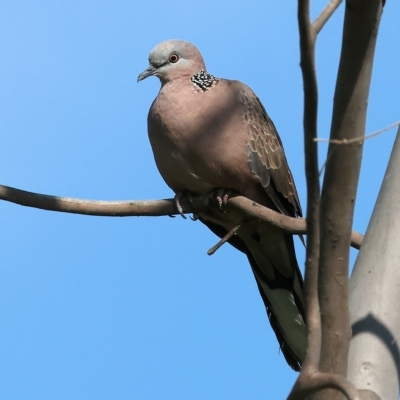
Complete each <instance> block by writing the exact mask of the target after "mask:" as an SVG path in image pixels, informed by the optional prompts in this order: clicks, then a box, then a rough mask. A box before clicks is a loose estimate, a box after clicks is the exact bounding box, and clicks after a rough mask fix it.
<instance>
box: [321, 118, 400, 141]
mask: <svg viewBox="0 0 400 400" xmlns="http://www.w3.org/2000/svg"><path fill="white" fill-rule="evenodd" d="M399 125H400V121H397V122H395V123H394V124H392V125H389V126H387V127H386V128H383V129H380V130H379V131H376V132H374V133H370V134H369V135H365V136H358V137H355V138H352V139H346V138H344V139H324V138H315V139H314V140H315V141H316V142H321V143H333V144H350V143H356V142H360V141H363V140H364V141H365V140H367V139H371V138H373V137H375V136H379V135H380V134H382V133H384V132H387V131H390V130H391V129H393V128H396V127H398V126H399Z"/></svg>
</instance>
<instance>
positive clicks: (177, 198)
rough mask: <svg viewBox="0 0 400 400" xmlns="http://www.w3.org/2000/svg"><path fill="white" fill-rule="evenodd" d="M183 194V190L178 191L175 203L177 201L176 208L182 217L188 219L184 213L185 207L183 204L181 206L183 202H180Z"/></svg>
mask: <svg viewBox="0 0 400 400" xmlns="http://www.w3.org/2000/svg"><path fill="white" fill-rule="evenodd" d="M183 196H184V193H183V192H177V193H176V194H175V196H174V203H175V207H176V209H177V211H178V213H179V215H180V216H181V217H182V218H184V219H186V215H185V214H184V213H183V209H182V206H181V203H180V199H181V198H182V197H183Z"/></svg>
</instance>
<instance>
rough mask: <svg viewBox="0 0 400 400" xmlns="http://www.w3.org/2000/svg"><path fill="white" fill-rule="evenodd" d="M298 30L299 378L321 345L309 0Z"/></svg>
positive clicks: (301, 5) (302, 4)
mask: <svg viewBox="0 0 400 400" xmlns="http://www.w3.org/2000/svg"><path fill="white" fill-rule="evenodd" d="M298 24H299V33H300V58H301V60H300V65H301V71H302V74H303V86H304V116H303V125H304V152H305V163H306V178H307V226H308V236H307V250H306V269H305V284H304V298H305V302H306V325H307V329H308V335H307V337H308V344H307V353H306V358H305V360H304V362H303V368H302V371H301V373H300V376H299V379H301V377H302V375H303V374H308V373H309V372H310V371H316V370H318V364H319V358H320V348H321V317H320V310H319V301H318V264H319V200H320V185H319V173H318V148H317V144H316V143H315V141H314V139H315V138H316V137H317V115H318V88H317V78H316V73H315V40H316V31H315V29H313V27H312V25H311V24H310V3H309V0H299V1H298Z"/></svg>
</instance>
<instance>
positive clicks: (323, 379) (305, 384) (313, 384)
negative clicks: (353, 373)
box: [287, 372, 362, 400]
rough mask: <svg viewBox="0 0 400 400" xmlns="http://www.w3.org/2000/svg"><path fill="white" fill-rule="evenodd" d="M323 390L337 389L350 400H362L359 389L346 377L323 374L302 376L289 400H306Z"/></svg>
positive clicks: (316, 373)
mask: <svg viewBox="0 0 400 400" xmlns="http://www.w3.org/2000/svg"><path fill="white" fill-rule="evenodd" d="M323 389H336V390H338V391H340V392H341V393H343V394H344V395H345V396H346V398H347V399H348V400H362V397H361V395H360V393H359V391H358V390H357V388H356V387H355V386H353V384H352V383H351V382H350V381H348V380H347V379H346V378H345V377H344V376H341V375H336V374H328V373H322V372H311V373H307V374H301V377H299V379H298V380H297V381H296V384H295V385H294V387H293V389H292V391H291V392H290V394H289V396H288V398H287V400H306V399H307V398H309V396H311V395H312V394H314V393H317V392H319V391H320V390H323Z"/></svg>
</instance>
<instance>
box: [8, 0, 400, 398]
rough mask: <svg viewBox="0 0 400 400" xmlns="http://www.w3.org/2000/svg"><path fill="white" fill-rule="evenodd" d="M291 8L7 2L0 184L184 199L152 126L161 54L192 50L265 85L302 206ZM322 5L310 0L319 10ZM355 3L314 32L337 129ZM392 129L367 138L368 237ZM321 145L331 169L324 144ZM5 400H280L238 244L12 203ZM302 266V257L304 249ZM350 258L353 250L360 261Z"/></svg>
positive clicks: (157, 221) (392, 27) (371, 120)
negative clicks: (166, 49) (188, 45)
mask: <svg viewBox="0 0 400 400" xmlns="http://www.w3.org/2000/svg"><path fill="white" fill-rule="evenodd" d="M295 3H296V2H293V1H285V2H283V1H282V2H277V1H275V2H272V1H268V2H260V1H241V0H239V1H236V2H233V3H232V2H228V1H220V2H216V1H209V0H205V1H201V2H200V1H189V0H185V1H183V0H182V1H179V0H170V1H161V0H154V1H148V2H144V1H142V2H139V1H137V0H136V1H101V0H96V1H88V0H80V1H61V0H60V1H41V0H37V1H35V2H29V1H18V0H13V1H1V2H0V26H1V27H2V28H1V31H2V33H1V35H0V54H1V62H0V182H1V183H2V184H5V185H10V186H14V187H17V188H21V189H25V190H30V191H35V192H39V193H45V194H52V195H59V196H69V197H78V198H87V199H104V200H123V199H158V198H168V197H171V192H170V190H169V188H168V187H167V186H166V185H165V183H164V182H163V180H162V179H161V178H160V176H159V174H158V172H157V169H156V167H155V164H154V161H153V156H152V152H151V149H150V145H149V143H148V139H147V133H146V117H147V111H148V109H149V106H150V104H151V102H152V100H153V99H154V97H155V96H156V94H157V91H158V89H159V82H158V81H157V79H156V78H150V79H148V80H146V81H144V82H141V83H140V84H136V78H137V76H138V74H139V73H140V72H141V71H142V70H143V69H145V68H146V66H147V64H148V63H147V56H148V53H149V51H150V50H151V49H152V48H153V47H154V46H155V45H156V44H157V43H159V42H161V41H163V40H166V39H171V38H179V39H185V40H189V41H191V42H193V43H195V44H196V45H197V46H198V47H199V49H200V50H201V51H202V53H203V56H204V58H205V60H206V64H207V67H208V70H209V71H210V72H211V73H212V74H214V75H216V76H218V77H225V78H231V79H239V80H241V81H243V82H245V83H246V84H248V85H249V86H250V87H252V88H253V90H254V91H255V92H256V93H257V94H258V95H259V97H260V98H261V100H262V102H263V103H264V105H265V107H266V109H267V110H268V113H269V114H270V116H271V117H272V119H273V120H274V122H275V124H276V126H277V128H278V131H279V132H280V135H281V137H282V140H283V143H284V146H285V149H286V154H287V157H288V159H289V164H290V166H291V168H292V171H293V174H294V177H295V179H296V183H297V187H298V190H299V193H300V198H301V201H302V204H303V208H304V209H305V208H306V204H305V179H304V155H303V143H302V105H303V97H302V96H303V90H302V80H301V73H300V68H299V49H298V42H299V39H298V29H297V20H296V14H297V10H296V4H295ZM323 6H325V0H324V1H314V2H313V16H314V17H315V16H316V15H318V12H319V10H321V9H322V7H323ZM343 10H344V7H343V6H341V8H340V9H339V10H338V12H337V13H336V14H335V15H334V17H333V18H332V19H331V20H330V21H329V23H328V25H327V26H326V27H325V28H324V30H323V31H322V33H321V34H320V37H319V39H318V47H317V64H318V76H319V86H320V112H319V136H320V137H323V138H326V137H328V135H329V126H330V119H331V109H332V100H333V91H334V85H335V75H336V70H337V66H338V57H339V54H340V41H341V30H342V20H343ZM399 15H400V3H399V2H396V1H393V0H389V1H388V2H387V5H386V7H385V12H384V15H383V19H382V26H381V30H380V33H379V37H378V45H377V51H376V62H375V66H374V73H373V81H372V86H371V96H370V101H369V116H368V121H367V133H371V132H374V131H376V130H379V129H381V128H384V127H386V126H387V125H390V124H391V123H393V122H396V121H397V120H399V119H400V112H399V111H400V110H399V104H400V80H399V71H400V57H399V52H400V47H399V46H398V38H399V24H398V18H399ZM394 137H395V130H392V131H390V132H387V133H384V134H382V135H380V136H378V137H376V138H373V139H370V140H368V141H367V142H366V143H365V155H364V159H363V165H362V172H361V179H360V186H359V193H358V198H357V205H356V214H355V221H354V225H355V229H357V230H359V231H361V232H364V231H365V229H366V227H367V224H368V220H369V217H370V215H371V212H372V208H373V205H374V202H375V200H376V196H377V193H378V190H379V187H380V184H381V180H382V177H383V173H384V170H385V168H386V164H387V161H388V157H389V154H390V151H391V146H392V144H393V140H394ZM326 148H327V146H326V144H321V146H320V149H321V150H320V154H321V164H322V163H323V161H324V158H325V153H326ZM0 226H1V233H0V235H1V262H0V272H1V278H0V398H2V399H4V400H25V399H29V400H36V399H38V400H39V399H40V400H46V399H58V400H63V399H74V400H78V399H97V400H103V399H104V400H106V399H107V400H108V399H121V400H122V399H167V398H171V399H230V400H231V399H259V398H260V399H261V398H264V399H265V398H268V399H283V398H285V396H286V395H287V394H288V392H289V390H290V388H291V386H292V384H293V382H294V380H295V378H296V376H297V374H296V373H294V372H293V371H292V370H291V369H290V368H289V367H288V366H287V365H286V363H285V360H284V358H283V356H282V354H280V352H279V347H278V344H277V341H276V339H275V336H274V334H273V332H272V330H271V328H270V326H269V322H268V319H267V317H266V314H265V310H264V306H263V304H262V301H261V298H260V296H259V294H258V290H257V287H256V285H255V282H254V278H253V276H252V273H251V271H250V268H249V266H248V265H247V262H246V260H245V258H244V256H242V255H241V254H239V253H238V252H237V251H235V250H234V249H233V248H230V247H229V246H228V245H226V246H223V247H222V248H221V249H220V250H219V251H218V252H217V253H216V254H215V255H214V256H212V257H209V256H207V254H206V251H207V249H208V248H210V247H211V246H212V245H214V244H215V243H216V241H217V239H216V237H215V236H213V234H212V233H210V232H209V231H208V230H207V229H206V228H205V227H204V226H202V225H201V224H200V223H199V222H197V223H195V222H192V221H190V220H186V221H185V220H183V219H182V218H174V219H173V218H168V217H159V218H106V217H88V216H80V215H70V214H62V213H55V212H48V211H42V210H36V209H32V208H26V207H21V206H18V205H15V204H11V203H6V202H1V203H0ZM297 249H298V259H299V264H300V265H301V266H303V264H304V251H303V249H302V248H301V245H298V246H297ZM355 254H356V253H355V252H352V260H354V257H355Z"/></svg>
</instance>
